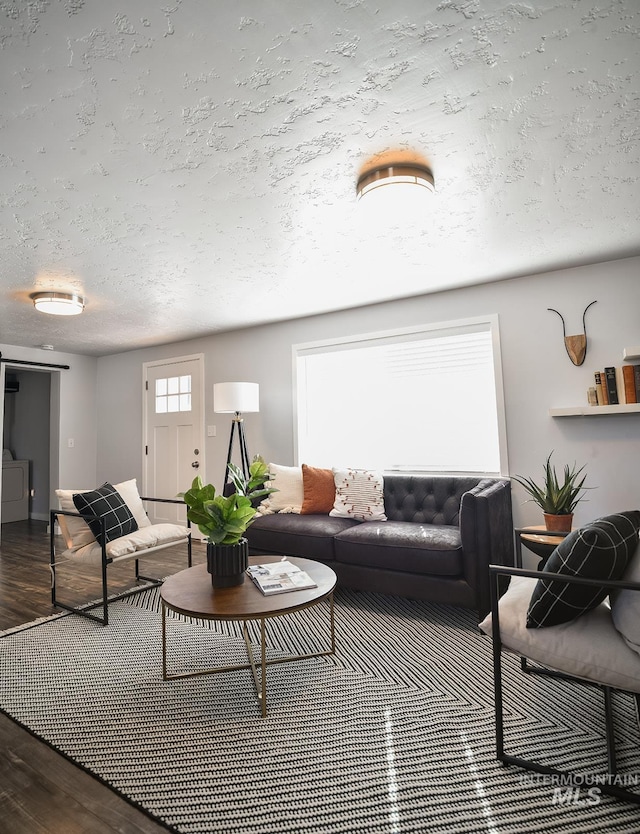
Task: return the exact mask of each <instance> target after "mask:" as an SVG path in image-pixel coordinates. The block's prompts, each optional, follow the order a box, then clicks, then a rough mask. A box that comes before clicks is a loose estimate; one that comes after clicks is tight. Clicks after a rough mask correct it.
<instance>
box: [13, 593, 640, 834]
mask: <svg viewBox="0 0 640 834" xmlns="http://www.w3.org/2000/svg"><path fill="white" fill-rule="evenodd" d="M327 624H328V614H327V609H326V608H325V607H323V606H317V607H316V608H313V609H310V610H307V611H304V612H300V613H298V614H295V615H291V616H289V617H286V618H281V619H278V620H273V621H270V622H269V623H268V636H269V642H270V644H271V645H273V646H277V647H278V650H281V651H283V652H285V653H287V652H290V651H309V650H313V649H314V648H315V649H317V648H322V647H324V646H325V644H326V634H327ZM336 629H337V639H338V654H337V655H336V656H335V658H326V659H324V658H323V659H314V660H306V661H301V662H297V663H285V664H281V665H280V664H278V665H273V666H270V667H269V669H268V693H269V714H268V716H267V718H265V719H263V718H261V717H260V710H259V706H258V701H257V699H256V695H255V689H254V685H253V681H252V678H251V673H250V672H249V671H234V672H227V673H223V674H216V675H210V676H203V677H196V678H190V679H184V680H173V681H166V682H163V681H162V670H161V664H162V644H161V623H160V615H159V613H158V593H157V590H156V589H154V590H150V591H146V592H143V593H141V594H138V595H136V596H134V597H130V598H129V599H127V600H122V601H120V602H117V603H114V604H112V607H111V608H110V625H109V626H108V627H107V628H103V627H101V626H99V625H97V624H94V623H92V622H90V621H87V620H85V619H82V618H80V617H77V616H74V615H64V616H60V617H56V618H53V619H50V620H47V621H45V622H39V623H37V624H35V625H33V626H31V627H25V628H22V629H20V630H17V631H16V630H14V631H12V632H10V633H6V634H5V635H4V636H3V637H2V639H0V671H1V678H0V708H2V710H3V711H4V712H6V714H7V715H9V716H11V717H12V718H13V719H15V720H16V721H17V722H19V723H20V724H22V725H24V726H25V727H27V728H28V729H29V730H31V732H33V733H34V734H35V735H36V736H38V737H39V738H41V739H43V740H45V741H46V742H48V743H49V744H51V745H52V746H53V747H54V748H55V749H56V750H59V751H60V752H62V753H63V754H64V755H66V756H68V757H69V758H70V759H71V760H72V761H74V762H75V763H77V764H78V765H80V766H81V767H83V768H85V769H86V770H88V771H89V772H91V773H93V774H94V775H96V776H97V777H98V778H100V779H101V780H103V781H104V782H106V783H107V784H108V785H110V786H111V787H112V788H113V789H114V790H116V791H117V792H119V793H120V794H122V795H123V796H124V797H126V798H127V799H129V800H130V801H131V802H133V803H134V804H136V805H138V806H139V807H141V808H142V809H144V810H145V811H146V812H147V813H148V814H150V815H151V816H153V817H154V818H156V819H158V820H160V821H161V822H163V823H164V824H165V825H166V826H167V827H169V828H170V829H171V830H174V831H176V832H188V833H189V834H205V832H206V833H207V834H209V833H211V834H213V832H216V834H270V833H271V832H296V834H297V833H298V832H300V834H302V833H303V832H306V833H307V834H329V832H331V834H343V833H344V834H346V832H369V834H374V833H376V834H377V832H380V834H396V833H397V834H404V832H420V834H424V833H425V832H459V834H463V832H468V834H479V832H487V834H518V833H519V832H523V833H524V832H569V833H571V832H576V834H578V832H580V834H585V832H594V833H595V832H599V834H601V832H628V834H632V833H633V834H636V833H637V832H638V831H640V807H637V806H633V805H630V804H626V803H623V802H621V801H619V800H614V799H611V798H608V797H605V796H602V797H600V796H597V797H596V798H597V801H592V800H591V799H590V798H589V797H588V795H587V793H586V791H584V792H583V793H582V794H580V795H577V794H573V795H571V797H570V796H569V794H568V792H567V791H566V790H562V791H554V788H553V786H551V785H549V784H540V783H536V780H535V775H534V774H532V773H530V772H526V771H521V770H519V769H517V768H510V767H504V766H502V765H500V764H499V763H498V762H497V761H496V760H495V753H494V723H493V722H494V718H493V690H492V660H491V641H490V639H489V638H488V637H484V636H483V635H481V634H480V633H479V632H478V630H477V628H476V627H475V621H474V619H473V615H472V614H471V612H465V611H463V610H461V609H456V608H450V607H446V606H438V605H431V604H428V603H423V602H416V601H410V600H404V599H399V598H397V597H384V596H381V595H375V594H364V593H363V594H361V593H353V592H347V591H340V592H339V593H338V595H337V605H336ZM256 637H257V635H256ZM168 640H169V657H170V664H171V667H172V670H173V671H185V670H189V669H191V670H195V669H197V668H203V667H206V666H210V665H212V663H215V664H232V663H234V662H236V663H238V662H240V663H242V662H245V657H246V656H245V649H244V642H243V641H242V639H241V638H240V637H239V636H238V632H236V630H235V626H233V625H228V626H225V627H224V628H223V629H222V630H221V629H220V628H218V627H213V628H212V627H211V626H210V624H208V623H198V622H192V621H185V620H184V619H183V618H179V617H172V619H171V621H170V622H169V624H168ZM256 642H257V641H256ZM505 666H506V670H505V682H506V686H507V690H508V695H509V706H508V710H507V712H508V714H507V724H508V726H507V733H506V742H507V743H506V746H507V750H508V752H510V753H513V754H518V753H520V754H525V755H528V754H535V753H536V752H538V753H539V754H540V758H544V759H545V760H546V761H547V762H549V763H550V764H554V763H555V764H561V765H562V764H567V763H570V762H573V763H574V767H577V768H578V769H580V770H582V771H583V772H585V773H589V772H595V771H601V772H605V771H606V764H605V761H606V759H605V745H604V737H603V725H602V715H601V705H600V701H599V696H598V693H597V692H593V691H591V690H589V689H587V688H583V687H576V686H572V685H570V684H567V683H564V682H558V681H548V680H547V681H545V680H540V679H534V680H530V679H529V678H526V679H523V676H522V675H521V673H520V671H519V666H518V663H517V660H516V659H515V658H514V659H513V660H510V659H508V660H507V662H506V664H505ZM178 667H179V668H178ZM616 714H617V720H618V724H619V726H620V727H621V728H622V732H621V733H620V765H621V767H624V768H625V769H627V770H628V771H629V772H630V773H631V774H635V775H636V776H637V777H638V781H639V782H640V753H639V752H638V751H639V747H640V744H639V736H638V729H637V725H636V724H635V715H634V709H633V705H632V703H631V699H628V700H627V699H626V698H625V696H619V697H618V698H617V699H616Z"/></svg>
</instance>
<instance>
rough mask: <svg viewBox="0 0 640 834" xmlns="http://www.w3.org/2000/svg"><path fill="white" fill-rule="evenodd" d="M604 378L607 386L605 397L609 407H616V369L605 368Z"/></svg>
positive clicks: (617, 401)
mask: <svg viewBox="0 0 640 834" xmlns="http://www.w3.org/2000/svg"><path fill="white" fill-rule="evenodd" d="M604 377H605V381H606V385H607V396H608V398H609V405H618V403H619V402H620V401H619V400H618V385H617V383H616V369H615V368H612V367H610V368H605V369H604Z"/></svg>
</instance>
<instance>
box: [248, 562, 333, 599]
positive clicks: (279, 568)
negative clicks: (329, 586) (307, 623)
mask: <svg viewBox="0 0 640 834" xmlns="http://www.w3.org/2000/svg"><path fill="white" fill-rule="evenodd" d="M247 574H248V575H249V576H250V577H251V579H253V581H254V583H255V585H256V587H257V588H259V590H260V591H262V593H263V594H264V595H265V596H271V594H286V593H287V591H304V590H305V588H317V587H318V583H317V582H314V581H313V579H312V578H311V577H310V576H309V574H308V573H306V572H305V571H303V570H300V568H299V567H297V566H296V565H294V564H292V563H291V562H289V561H287V560H286V559H282V560H280V561H279V562H269V563H268V564H266V565H251V566H250V567H248V568H247Z"/></svg>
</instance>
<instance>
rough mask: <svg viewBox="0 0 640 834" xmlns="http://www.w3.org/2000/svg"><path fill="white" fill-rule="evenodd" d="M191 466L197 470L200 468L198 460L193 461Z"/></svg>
mask: <svg viewBox="0 0 640 834" xmlns="http://www.w3.org/2000/svg"><path fill="white" fill-rule="evenodd" d="M191 466H193V468H194V469H199V468H200V461H199V460H194V461H193V463H192V464H191Z"/></svg>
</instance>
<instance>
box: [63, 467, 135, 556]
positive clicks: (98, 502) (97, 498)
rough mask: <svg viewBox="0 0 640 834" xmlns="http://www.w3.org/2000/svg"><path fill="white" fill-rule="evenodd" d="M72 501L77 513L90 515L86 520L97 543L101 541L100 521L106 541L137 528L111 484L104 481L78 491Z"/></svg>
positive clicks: (132, 531)
mask: <svg viewBox="0 0 640 834" xmlns="http://www.w3.org/2000/svg"><path fill="white" fill-rule="evenodd" d="M73 503H74V504H75V506H76V509H77V510H78V512H79V513H82V514H83V515H85V516H91V517H90V518H87V519H86V521H87V524H88V525H89V527H90V529H91V532H92V533H93V535H94V536H95V538H96V541H97V542H98V543H101V541H102V522H104V537H105V541H107V542H110V541H113V539H119V538H121V537H122V536H126V535H127V534H128V533H134V532H135V531H136V530H137V529H138V523H137V521H136V520H135V518H134V517H133V513H132V512H131V510H130V509H129V507H127V505H126V503H125V501H124V499H123V497H122V496H121V495H120V493H119V492H118V490H117V489H116V488H115V487H114V486H113V484H110V483H108V482H105V483H104V484H103V485H102V486H101V487H98V489H94V490H92V491H91V492H79V493H77V494H76V495H74V496H73Z"/></svg>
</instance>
